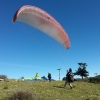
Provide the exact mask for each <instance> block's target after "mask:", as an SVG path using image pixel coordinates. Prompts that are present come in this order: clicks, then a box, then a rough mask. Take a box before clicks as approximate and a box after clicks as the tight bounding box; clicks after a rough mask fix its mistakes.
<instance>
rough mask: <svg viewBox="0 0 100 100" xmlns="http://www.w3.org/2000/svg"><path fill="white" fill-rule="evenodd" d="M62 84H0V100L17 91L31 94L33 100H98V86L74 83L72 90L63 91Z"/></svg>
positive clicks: (4, 99) (99, 94) (61, 82)
mask: <svg viewBox="0 0 100 100" xmlns="http://www.w3.org/2000/svg"><path fill="white" fill-rule="evenodd" d="M64 82H65V81H53V82H47V81H45V82H43V81H41V82H15V81H14V82H0V100H8V99H7V98H8V97H10V96H12V94H14V93H16V92H18V91H28V92H30V93H32V94H33V95H34V98H36V99H34V100H100V84H94V83H86V82H74V83H72V84H73V86H74V88H73V89H70V87H69V86H68V85H67V86H66V88H65V89H64V88H63V85H64ZM17 100H18V99H17Z"/></svg>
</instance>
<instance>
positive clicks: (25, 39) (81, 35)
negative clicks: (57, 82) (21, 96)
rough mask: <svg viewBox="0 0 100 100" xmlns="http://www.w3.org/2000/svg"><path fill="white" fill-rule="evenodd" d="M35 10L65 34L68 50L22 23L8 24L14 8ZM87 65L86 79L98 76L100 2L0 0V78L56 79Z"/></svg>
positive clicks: (99, 60) (95, 0)
mask: <svg viewBox="0 0 100 100" xmlns="http://www.w3.org/2000/svg"><path fill="white" fill-rule="evenodd" d="M24 5H33V6H37V7H39V8H41V9H43V10H45V11H47V12H48V13H49V14H51V15H52V16H53V17H54V18H55V19H56V20H58V22H59V23H60V24H61V25H62V26H63V28H64V29H65V30H66V32H67V33H68V36H69V38H70V42H71V47H70V49H68V50H65V48H63V47H62V46H61V45H60V44H59V43H57V42H56V41H54V40H53V39H52V38H50V37H48V36H47V35H45V34H44V33H42V32H40V31H39V30H37V29H35V28H32V27H30V26H28V25H26V24H24V23H22V22H18V21H16V22H15V23H14V24H12V18H13V16H14V14H15V12H16V10H17V9H18V8H20V7H21V6H24ZM78 62H83V63H87V65H88V66H87V70H88V71H89V75H90V76H94V73H98V74H100V0H10V1H9V0H1V1H0V74H4V75H7V76H8V78H16V79H18V78H20V77H22V76H24V77H25V78H29V77H32V76H35V74H36V73H37V72H38V73H39V76H40V77H42V76H47V74H48V72H50V73H51V74H52V78H54V79H59V73H58V70H57V69H58V68H61V73H60V74H61V78H62V77H64V76H65V74H66V70H67V69H69V68H72V70H73V72H75V70H77V69H78V67H79V66H78Z"/></svg>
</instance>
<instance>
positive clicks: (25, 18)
mask: <svg viewBox="0 0 100 100" xmlns="http://www.w3.org/2000/svg"><path fill="white" fill-rule="evenodd" d="M16 20H18V21H21V22H24V23H26V24H28V25H30V26H32V27H35V28H37V29H39V30H40V31H42V32H43V33H45V34H47V35H48V36H50V37H51V38H53V39H54V40H56V41H57V42H58V43H60V44H61V45H62V46H63V47H65V48H66V49H68V48H70V40H69V38H68V34H67V33H66V31H65V30H64V29H63V27H62V26H61V25H60V23H59V22H58V21H57V20H56V19H55V18H53V17H52V16H51V15H50V14H48V13H47V12H46V11H44V10H42V9H40V8H38V7H35V6H30V5H25V6H22V7H21V8H19V9H18V10H17V11H16V13H15V15H14V17H13V20H12V21H13V23H14V22H15V21H16Z"/></svg>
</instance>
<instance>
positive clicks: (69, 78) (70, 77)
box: [64, 68, 73, 89]
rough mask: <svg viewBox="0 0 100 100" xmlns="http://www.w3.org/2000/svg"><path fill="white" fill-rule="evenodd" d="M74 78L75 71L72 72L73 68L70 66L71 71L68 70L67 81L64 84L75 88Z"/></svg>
mask: <svg viewBox="0 0 100 100" xmlns="http://www.w3.org/2000/svg"><path fill="white" fill-rule="evenodd" d="M72 78H73V73H72V69H71V68H70V69H69V71H68V70H67V74H66V82H65V84H64V88H65V87H66V85H67V84H68V85H69V86H70V88H71V89H72V88H73V86H72V84H71V82H72Z"/></svg>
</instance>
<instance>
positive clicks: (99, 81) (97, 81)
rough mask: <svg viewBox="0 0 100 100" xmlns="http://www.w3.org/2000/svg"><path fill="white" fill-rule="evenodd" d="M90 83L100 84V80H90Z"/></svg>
mask: <svg viewBox="0 0 100 100" xmlns="http://www.w3.org/2000/svg"><path fill="white" fill-rule="evenodd" d="M89 82H90V83H96V84H98V83H100V78H97V77H92V78H89Z"/></svg>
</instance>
